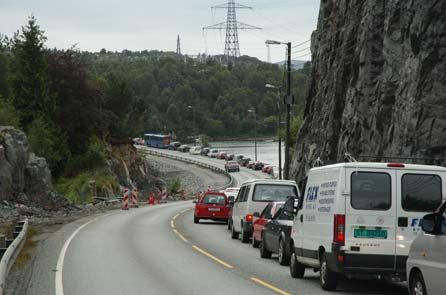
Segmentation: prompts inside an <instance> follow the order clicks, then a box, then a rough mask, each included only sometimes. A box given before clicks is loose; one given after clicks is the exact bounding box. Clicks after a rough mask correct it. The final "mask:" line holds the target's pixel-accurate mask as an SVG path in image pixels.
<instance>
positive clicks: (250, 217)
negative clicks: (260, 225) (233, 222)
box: [245, 214, 252, 222]
mask: <svg viewBox="0 0 446 295" xmlns="http://www.w3.org/2000/svg"><path fill="white" fill-rule="evenodd" d="M245 221H246V222H252V214H246V216H245Z"/></svg>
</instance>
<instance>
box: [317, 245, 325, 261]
mask: <svg viewBox="0 0 446 295" xmlns="http://www.w3.org/2000/svg"><path fill="white" fill-rule="evenodd" d="M317 253H318V257H317V258H318V260H319V261H321V257H322V256H323V255H324V254H325V248H324V247H323V246H319V249H318V250H317Z"/></svg>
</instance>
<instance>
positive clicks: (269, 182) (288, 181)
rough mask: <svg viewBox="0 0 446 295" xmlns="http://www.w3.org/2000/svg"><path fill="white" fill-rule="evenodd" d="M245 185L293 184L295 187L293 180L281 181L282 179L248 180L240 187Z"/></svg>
mask: <svg viewBox="0 0 446 295" xmlns="http://www.w3.org/2000/svg"><path fill="white" fill-rule="evenodd" d="M247 183H265V184H293V185H296V182H295V181H294V180H283V179H268V178H263V179H250V180H247V181H244V182H243V183H242V185H244V184H247Z"/></svg>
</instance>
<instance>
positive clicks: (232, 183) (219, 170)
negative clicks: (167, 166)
mask: <svg viewBox="0 0 446 295" xmlns="http://www.w3.org/2000/svg"><path fill="white" fill-rule="evenodd" d="M138 150H139V151H142V152H145V153H147V154H150V155H153V156H159V157H165V158H169V159H172V160H177V161H181V162H185V163H189V164H194V165H197V166H199V167H202V168H206V169H210V170H212V171H215V172H217V173H220V174H223V175H226V176H227V177H228V178H229V181H228V182H227V183H226V184H225V185H223V186H222V187H218V188H216V189H218V190H224V189H225V188H228V187H231V186H235V185H237V181H236V180H235V179H234V177H233V176H232V175H231V174H230V173H228V172H227V171H226V170H225V169H222V168H220V167H217V166H215V165H211V164H207V163H203V162H201V161H197V160H193V159H190V158H186V157H181V156H177V155H172V154H169V153H163V152H161V151H156V150H153V149H149V148H147V147H144V148H138Z"/></svg>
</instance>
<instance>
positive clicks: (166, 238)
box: [35, 158, 407, 295]
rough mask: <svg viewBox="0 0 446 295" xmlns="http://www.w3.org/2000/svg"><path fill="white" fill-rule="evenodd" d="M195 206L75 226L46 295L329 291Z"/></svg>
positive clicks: (392, 288) (378, 290)
mask: <svg viewBox="0 0 446 295" xmlns="http://www.w3.org/2000/svg"><path fill="white" fill-rule="evenodd" d="M205 159H206V158H205ZM206 160H207V161H213V163H218V164H220V163H221V164H222V163H223V161H219V160H213V159H206ZM222 165H223V164H222ZM257 173H258V172H254V171H249V170H243V169H242V171H241V172H240V173H234V177H236V179H237V181H238V182H239V183H240V182H242V181H244V180H246V179H249V178H255V177H256V178H258V177H260V176H261V174H257ZM192 208H193V204H192V202H190V201H188V202H176V203H169V204H162V205H156V206H150V207H143V208H137V209H131V210H129V211H116V212H112V213H110V214H108V215H104V216H99V217H97V218H95V219H90V220H88V221H87V220H83V221H82V222H79V221H78V222H76V223H75V224H74V225H71V224H70V225H68V226H69V229H70V236H69V237H68V236H67V235H64V237H65V238H64V243H65V244H64V245H63V246H62V247H61V250H59V251H57V253H55V254H56V256H57V257H58V263H57V265H56V264H55V265H56V267H55V268H54V273H55V275H54V276H52V278H54V280H53V281H52V286H53V288H52V290H51V292H46V293H39V294H56V295H62V294H65V295H74V294H85V295H89V294H98V295H99V294H109V295H114V294H325V293H326V292H323V291H322V290H321V288H320V287H319V283H318V273H314V272H313V271H312V270H308V271H307V273H306V276H305V279H303V280H298V279H293V278H291V277H290V275H289V271H288V268H287V267H283V266H280V265H279V264H278V263H277V259H276V258H275V257H274V256H273V258H272V259H261V258H260V255H259V252H258V249H253V248H252V247H251V245H249V244H242V243H241V242H240V241H238V240H232V239H231V238H230V235H229V232H228V231H227V229H226V225H225V224H222V223H215V222H200V224H194V223H193V212H192V210H191V209H192ZM74 226H75V228H76V229H73V227H74ZM64 228H65V227H64ZM56 234H57V233H56ZM54 286H56V288H55V289H54ZM41 290H42V289H41ZM54 290H56V291H55V293H53V292H54ZM35 294H38V293H35ZM336 294H407V292H406V289H405V287H404V286H403V285H394V284H388V283H386V282H381V281H357V280H356V281H345V282H342V283H341V284H340V286H339V292H336Z"/></svg>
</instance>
